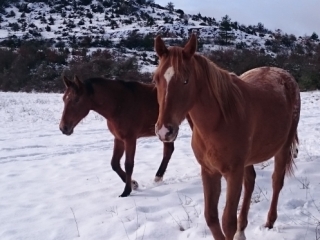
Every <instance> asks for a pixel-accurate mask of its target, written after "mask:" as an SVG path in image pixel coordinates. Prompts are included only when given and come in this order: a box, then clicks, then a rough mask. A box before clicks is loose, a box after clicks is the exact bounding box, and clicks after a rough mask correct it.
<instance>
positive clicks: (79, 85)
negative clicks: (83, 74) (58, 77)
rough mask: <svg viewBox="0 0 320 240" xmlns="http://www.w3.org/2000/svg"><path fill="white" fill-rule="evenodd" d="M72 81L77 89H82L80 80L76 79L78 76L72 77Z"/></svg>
mask: <svg viewBox="0 0 320 240" xmlns="http://www.w3.org/2000/svg"><path fill="white" fill-rule="evenodd" d="M73 81H74V83H75V84H76V85H77V87H79V88H80V87H82V84H83V83H82V82H81V81H80V79H79V78H78V76H77V75H74V77H73Z"/></svg>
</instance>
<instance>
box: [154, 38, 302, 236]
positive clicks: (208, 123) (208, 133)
mask: <svg viewBox="0 0 320 240" xmlns="http://www.w3.org/2000/svg"><path fill="white" fill-rule="evenodd" d="M196 48H197V39H196V37H195V35H192V37H191V39H190V40H189V42H188V43H187V44H186V46H185V47H184V48H181V47H170V48H167V47H166V46H165V44H164V42H163V41H162V39H161V38H160V37H157V38H156V41H155V49H156V52H157V54H158V56H159V58H160V63H159V66H158V67H157V70H156V72H155V75H154V80H155V82H156V87H157V91H158V102H159V106H160V110H159V117H158V121H157V123H156V133H157V135H158V136H159V138H160V140H162V141H163V142H173V141H174V140H175V138H176V137H177V134H178V131H179V125H180V123H181V121H182V120H183V119H184V117H185V116H186V114H187V113H189V116H190V118H191V120H192V122H193V134H192V149H193V151H194V154H195V156H196V158H197V160H198V162H199V163H200V165H201V173H202V180H203V188H204V199H205V218H206V221H207V224H208V226H209V228H210V230H211V232H212V235H213V236H214V238H215V239H216V240H225V239H226V240H232V239H236V240H243V239H245V234H244V230H245V228H246V226H247V223H248V220H247V217H248V211H249V207H250V199H251V195H252V192H253V189H254V184H255V177H256V174H255V170H254V167H253V164H256V163H261V162H263V161H266V160H268V159H270V158H271V157H273V156H274V157H275V161H274V173H273V176H272V180H273V184H272V187H273V196H272V201H271V206H270V209H269V213H268V217H267V222H266V224H265V226H266V227H267V228H272V227H273V225H274V222H275V220H276V218H277V203H278V197H279V193H280V190H281V188H282V187H283V182H284V176H285V174H286V173H287V174H290V173H292V172H293V164H294V162H293V157H294V152H295V150H296V144H297V143H298V137H297V126H298V122H299V116H300V92H299V88H298V85H297V83H296V82H295V80H294V78H293V77H292V76H291V75H290V74H289V73H288V72H286V71H285V70H283V69H279V68H274V67H261V68H256V69H253V70H250V71H248V72H245V73H244V74H242V75H241V76H240V77H238V76H236V75H235V74H232V73H229V72H227V71H225V70H222V69H221V68H219V67H218V66H216V65H215V64H214V63H212V62H211V61H209V60H208V59H207V58H205V57H203V56H201V55H199V54H196V53H195V51H196ZM222 176H223V177H224V178H225V179H226V182H227V192H226V205H225V209H224V212H223V216H222V229H221V226H220V222H219V217H218V216H219V215H218V208H217V206H218V201H219V196H220V191H221V177H222ZM242 183H243V185H244V199H243V204H242V207H241V211H240V214H239V216H238V220H237V208H238V204H239V199H240V195H241V189H242ZM222 230H223V231H222Z"/></svg>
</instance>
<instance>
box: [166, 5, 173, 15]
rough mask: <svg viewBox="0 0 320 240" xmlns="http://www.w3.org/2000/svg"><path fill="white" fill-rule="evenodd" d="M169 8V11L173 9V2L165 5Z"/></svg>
mask: <svg viewBox="0 0 320 240" xmlns="http://www.w3.org/2000/svg"><path fill="white" fill-rule="evenodd" d="M166 7H167V8H168V10H169V12H170V13H173V11H174V4H173V3H172V2H168V4H167V6H166Z"/></svg>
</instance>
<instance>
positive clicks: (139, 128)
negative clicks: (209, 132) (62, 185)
mask: <svg viewBox="0 0 320 240" xmlns="http://www.w3.org/2000/svg"><path fill="white" fill-rule="evenodd" d="M63 80H64V84H65V86H66V90H65V92H64V95H63V101H64V110H63V114H62V118H61V122H60V125H59V127H60V130H61V131H62V133H63V134H66V135H71V134H72V133H73V129H74V128H75V127H76V125H77V124H78V123H79V122H80V121H81V120H82V119H83V118H84V117H86V116H87V114H88V113H89V111H90V110H93V111H95V112H97V113H99V114H100V115H102V116H103V117H105V118H106V119H107V125H108V128H109V130H110V132H111V133H112V134H113V136H114V147H113V155H112V158H111V166H112V169H113V170H114V171H115V172H116V173H117V174H118V175H119V177H120V178H121V180H122V181H123V182H124V183H125V188H124V191H123V193H122V194H121V195H120V197H126V196H128V195H129V194H130V193H131V191H132V188H133V189H136V188H137V187H138V183H137V182H136V181H134V180H132V179H131V175H132V172H133V166H134V155H135V150H136V141H137V138H140V137H149V136H155V132H154V124H155V122H156V121H157V117H158V111H159V106H158V102H157V91H156V89H155V87H154V85H151V84H142V83H138V82H124V81H114V80H107V79H104V78H91V79H87V80H85V81H83V82H82V81H80V80H79V79H78V77H75V78H74V80H73V81H71V80H69V79H68V78H66V77H64V79H63ZM189 124H191V122H189ZM124 151H125V164H124V165H125V172H124V171H123V170H122V168H121V166H120V159H121V158H122V156H123V153H124ZM173 151H174V145H173V143H169V142H168V143H163V159H162V162H161V165H160V167H159V169H158V171H157V173H156V177H155V181H156V182H157V181H161V180H162V177H163V175H164V172H165V171H166V168H167V166H168V163H169V160H170V158H171V155H172V153H173Z"/></svg>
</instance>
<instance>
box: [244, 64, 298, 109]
mask: <svg viewBox="0 0 320 240" xmlns="http://www.w3.org/2000/svg"><path fill="white" fill-rule="evenodd" d="M240 78H241V79H242V80H243V81H244V82H246V83H248V85H249V89H250V90H249V91H251V94H252V95H253V96H254V98H262V99H265V101H270V103H273V102H275V103H276V102H277V103H278V104H281V103H282V102H283V103H286V104H287V105H289V106H291V107H294V105H296V104H299V105H300V92H299V87H298V84H297V83H296V81H295V79H294V77H293V76H292V75H291V74H290V73H289V72H287V71H286V70H284V69H281V68H276V67H260V68H254V69H252V70H249V71H247V72H245V73H243V74H242V75H241V76H240ZM274 107H276V106H274Z"/></svg>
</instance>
